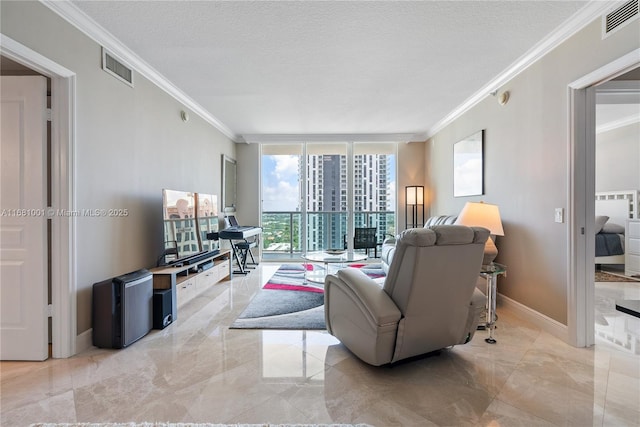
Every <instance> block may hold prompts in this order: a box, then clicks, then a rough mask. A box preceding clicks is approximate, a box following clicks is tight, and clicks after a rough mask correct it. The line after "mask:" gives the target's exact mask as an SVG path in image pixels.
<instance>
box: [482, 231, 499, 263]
mask: <svg viewBox="0 0 640 427" xmlns="http://www.w3.org/2000/svg"><path fill="white" fill-rule="evenodd" d="M497 256H498V248H497V247H496V244H495V243H493V239H492V238H491V236H489V238H488V239H487V243H485V245H484V257H483V258H482V265H489V264H491V263H492V262H493V260H494V259H496V257H497Z"/></svg>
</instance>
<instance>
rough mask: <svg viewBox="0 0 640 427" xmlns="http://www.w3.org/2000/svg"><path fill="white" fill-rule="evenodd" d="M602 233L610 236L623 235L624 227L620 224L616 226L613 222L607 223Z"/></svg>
mask: <svg viewBox="0 0 640 427" xmlns="http://www.w3.org/2000/svg"><path fill="white" fill-rule="evenodd" d="M602 232H603V233H611V234H624V227H623V226H621V225H620V224H616V223H613V222H607V223H606V224H605V225H604V227H602Z"/></svg>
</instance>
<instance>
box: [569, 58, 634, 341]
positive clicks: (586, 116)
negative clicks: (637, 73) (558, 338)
mask: <svg viewBox="0 0 640 427" xmlns="http://www.w3.org/2000/svg"><path fill="white" fill-rule="evenodd" d="M638 58H640V49H635V50H633V51H631V52H629V53H627V54H626V55H623V56H621V57H620V58H618V59H616V60H614V61H611V62H610V63H608V64H607V65H604V66H603V67H600V68H598V69H597V70H595V71H593V72H591V73H589V74H587V75H585V76H583V77H581V78H580V79H578V80H575V81H573V82H572V83H570V84H569V86H568V90H569V103H568V105H569V167H568V170H569V177H568V178H569V179H568V182H569V213H568V214H569V215H568V218H569V220H570V226H569V263H570V265H569V268H568V272H567V276H568V277H567V326H568V332H569V337H568V338H569V342H570V344H572V345H574V346H576V347H588V346H591V345H593V344H594V342H595V336H594V334H595V320H594V293H595V290H594V287H593V285H592V284H593V283H594V280H595V278H594V268H593V265H594V258H595V255H594V254H595V241H594V239H589V238H586V237H587V236H593V235H594V230H595V146H596V141H595V138H596V135H595V108H596V98H595V87H596V86H598V85H599V84H601V83H604V82H606V81H609V80H611V79H613V78H615V77H617V76H619V75H621V74H624V73H625V72H627V71H629V70H631V69H633V68H636V67H638V66H639V65H640V60H639V59H638Z"/></svg>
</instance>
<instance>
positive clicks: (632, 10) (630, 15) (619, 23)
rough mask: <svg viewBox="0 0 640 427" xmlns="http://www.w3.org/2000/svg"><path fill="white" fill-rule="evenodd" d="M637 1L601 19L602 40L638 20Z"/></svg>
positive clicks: (624, 5) (626, 4) (629, 2)
mask: <svg viewBox="0 0 640 427" xmlns="http://www.w3.org/2000/svg"><path fill="white" fill-rule="evenodd" d="M639 14H640V10H639V9H638V0H631V1H628V2H626V3H625V4H623V5H622V6H620V7H618V8H617V9H614V10H612V11H611V12H609V13H608V14H606V15H604V16H603V17H602V38H605V37H607V36H609V35H611V34H612V33H614V32H615V31H617V30H619V29H620V28H622V27H624V26H625V25H627V24H629V23H630V22H632V21H634V20H635V19H637V18H638V16H639Z"/></svg>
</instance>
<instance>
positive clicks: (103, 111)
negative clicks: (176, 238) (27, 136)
mask: <svg viewBox="0 0 640 427" xmlns="http://www.w3.org/2000/svg"><path fill="white" fill-rule="evenodd" d="M1 15H2V21H1V28H2V32H3V34H5V35H7V36H9V37H11V38H12V39H14V40H16V41H18V42H20V43H22V44H24V45H26V46H27V47H29V48H31V49H33V50H35V51H36V52H38V53H40V54H42V55H44V56H45V57H47V58H50V59H51V60H53V61H55V62H57V63H58V64H60V65H62V66H64V67H66V68H67V69H70V70H72V71H73V72H75V73H77V86H76V111H77V114H76V131H77V133H76V181H75V184H76V205H77V208H78V209H83V208H85V209H97V208H105V209H110V208H122V209H128V211H129V216H127V217H125V218H78V222H77V278H78V295H77V309H78V321H77V326H78V333H82V332H83V331H86V330H88V329H89V328H90V327H91V286H92V284H93V283H94V282H97V281H99V280H102V279H105V278H109V277H112V276H114V275H119V274H123V273H127V272H129V271H133V270H136V269H139V268H145V267H146V268H148V267H152V266H154V265H155V262H156V259H157V258H158V257H159V256H160V254H161V251H162V246H163V242H162V240H163V238H162V193H161V190H162V188H172V189H176V190H187V191H196V192H205V193H213V194H217V195H219V196H220V195H221V186H220V183H221V154H227V155H229V156H231V157H234V156H235V144H234V143H232V142H231V141H230V140H229V139H228V138H226V137H225V136H224V135H223V134H221V133H220V132H218V131H217V130H216V129H214V128H213V127H212V126H210V125H209V124H207V123H206V122H205V121H203V120H202V119H200V118H199V117H197V116H196V115H195V114H193V113H192V114H191V120H190V121H189V122H187V123H184V122H182V121H181V119H180V110H182V109H185V108H184V106H182V105H181V104H180V103H179V102H177V101H176V100H175V99H173V98H172V97H170V96H169V95H167V94H166V93H165V92H163V91H161V90H160V89H158V88H157V87H156V86H155V85H153V84H151V83H150V82H149V81H148V80H146V79H144V78H143V77H141V76H140V75H139V74H135V88H133V89H132V88H130V87H129V86H127V85H125V84H123V83H120V82H119V81H117V80H116V79H114V78H113V77H111V76H110V75H108V74H107V73H105V72H104V71H102V69H101V48H100V46H99V45H98V44H96V43H95V42H93V41H92V40H90V39H89V38H87V37H86V36H85V35H84V34H82V33H80V32H79V31H78V30H76V29H75V28H74V27H72V26H70V25H69V24H67V23H66V21H64V20H62V19H61V18H60V17H58V16H57V15H55V14H54V13H53V12H51V11H50V10H49V9H48V8H46V7H45V6H42V5H41V4H40V3H38V2H2V3H1Z"/></svg>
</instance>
